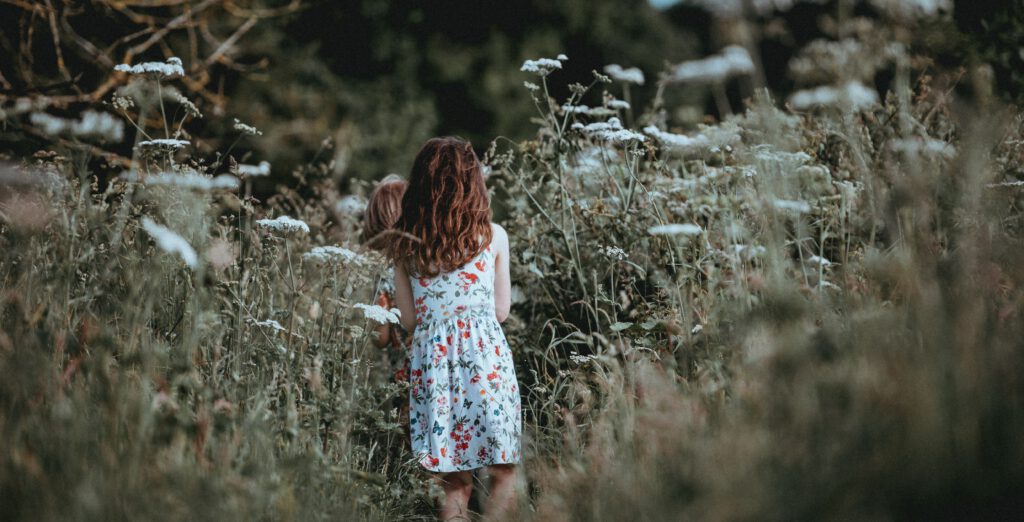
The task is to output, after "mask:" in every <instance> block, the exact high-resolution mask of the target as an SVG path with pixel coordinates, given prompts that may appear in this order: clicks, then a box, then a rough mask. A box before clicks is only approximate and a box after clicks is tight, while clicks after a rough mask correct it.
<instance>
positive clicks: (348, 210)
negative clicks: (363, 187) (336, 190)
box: [334, 194, 366, 216]
mask: <svg viewBox="0 0 1024 522" xmlns="http://www.w3.org/2000/svg"><path fill="white" fill-rule="evenodd" d="M334 210H335V211H336V212H338V213H339V214H346V215H350V216H355V215H359V214H362V213H363V211H365V210H366V200H364V199H363V198H361V197H359V196H357V195H355V194H349V195H347V196H344V197H342V198H341V199H339V200H338V202H337V203H335V204H334Z"/></svg>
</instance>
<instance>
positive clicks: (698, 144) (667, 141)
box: [644, 125, 709, 152]
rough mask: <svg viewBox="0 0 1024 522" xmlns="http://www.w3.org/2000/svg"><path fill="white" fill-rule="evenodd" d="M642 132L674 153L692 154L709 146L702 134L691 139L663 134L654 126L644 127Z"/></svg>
mask: <svg viewBox="0 0 1024 522" xmlns="http://www.w3.org/2000/svg"><path fill="white" fill-rule="evenodd" d="M644 132H646V133H647V134H650V135H651V136H652V137H654V139H656V140H658V142H659V143H661V144H662V146H663V147H665V148H666V149H671V150H675V151H681V152H692V151H695V150H698V149H704V148H707V147H708V145H709V142H708V139H707V136H704V135H703V134H698V135H696V136H694V137H692V138H691V137H689V136H685V135H683V134H673V133H671V132H665V131H663V130H661V129H659V128H657V127H655V126H654V125H648V126H647V127H644Z"/></svg>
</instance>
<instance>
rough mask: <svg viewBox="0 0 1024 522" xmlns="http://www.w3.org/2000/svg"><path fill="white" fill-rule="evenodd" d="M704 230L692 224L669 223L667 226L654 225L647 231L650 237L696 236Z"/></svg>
mask: <svg viewBox="0 0 1024 522" xmlns="http://www.w3.org/2000/svg"><path fill="white" fill-rule="evenodd" d="M703 231H704V230H703V229H702V228H700V227H699V226H697V225H694V224H692V223H670V224H668V225H655V226H653V227H651V228H648V229H647V233H648V234H651V235H652V236H677V235H684V236H696V235H699V234H700V233H701V232H703Z"/></svg>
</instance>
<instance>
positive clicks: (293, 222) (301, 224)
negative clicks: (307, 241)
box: [256, 216, 309, 234]
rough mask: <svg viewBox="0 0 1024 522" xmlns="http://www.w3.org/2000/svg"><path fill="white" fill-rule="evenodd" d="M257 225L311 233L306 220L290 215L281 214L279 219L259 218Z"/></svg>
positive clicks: (271, 228)
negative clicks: (293, 217)
mask: <svg viewBox="0 0 1024 522" xmlns="http://www.w3.org/2000/svg"><path fill="white" fill-rule="evenodd" d="M256 226H259V227H263V228H266V229H270V230H277V231H280V232H302V233H306V234H308V233H309V225H307V224H306V222H305V221H302V220H299V219H292V218H290V217H288V216H280V217H278V218H277V219H257V220H256Z"/></svg>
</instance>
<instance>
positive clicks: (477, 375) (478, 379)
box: [469, 373, 480, 384]
mask: <svg viewBox="0 0 1024 522" xmlns="http://www.w3.org/2000/svg"><path fill="white" fill-rule="evenodd" d="M478 382H480V374H479V373H478V374H476V375H474V376H473V378H472V379H470V380H469V383H470V384H476V383H478Z"/></svg>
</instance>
